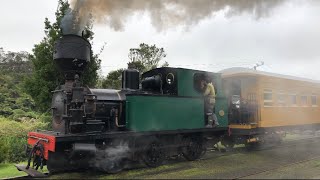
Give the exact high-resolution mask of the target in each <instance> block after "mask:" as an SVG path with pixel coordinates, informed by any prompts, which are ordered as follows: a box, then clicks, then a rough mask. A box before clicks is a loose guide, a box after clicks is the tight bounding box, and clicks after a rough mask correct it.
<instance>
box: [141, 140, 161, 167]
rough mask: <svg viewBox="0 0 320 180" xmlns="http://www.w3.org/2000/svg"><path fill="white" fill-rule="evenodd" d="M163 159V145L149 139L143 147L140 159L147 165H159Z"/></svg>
mask: <svg viewBox="0 0 320 180" xmlns="http://www.w3.org/2000/svg"><path fill="white" fill-rule="evenodd" d="M164 159H165V154H164V148H163V145H162V144H161V143H160V142H159V141H157V140H155V141H151V143H149V144H148V145H147V147H146V148H145V150H144V152H143V155H142V160H143V161H144V163H145V164H146V165H147V166H149V167H158V166H160V165H161V164H162V163H163V161H164Z"/></svg>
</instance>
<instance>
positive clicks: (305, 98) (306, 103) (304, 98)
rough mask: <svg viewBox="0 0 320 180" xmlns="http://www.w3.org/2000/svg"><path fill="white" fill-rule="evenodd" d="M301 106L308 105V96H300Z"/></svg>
mask: <svg viewBox="0 0 320 180" xmlns="http://www.w3.org/2000/svg"><path fill="white" fill-rule="evenodd" d="M301 106H308V96H301Z"/></svg>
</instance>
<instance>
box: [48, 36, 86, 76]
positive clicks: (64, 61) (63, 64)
mask: <svg viewBox="0 0 320 180" xmlns="http://www.w3.org/2000/svg"><path fill="white" fill-rule="evenodd" d="M90 53H91V44H90V43H89V42H88V41H87V40H85V39H84V38H82V37H80V36H77V35H63V36H62V37H61V38H60V39H58V40H57V41H56V42H55V44H54V52H53V59H54V61H55V62H56V64H57V65H58V67H59V69H60V70H61V71H62V73H64V74H65V78H66V79H73V78H74V75H75V74H78V75H81V74H82V72H83V71H84V70H85V68H86V65H87V64H88V62H89V61H90Z"/></svg>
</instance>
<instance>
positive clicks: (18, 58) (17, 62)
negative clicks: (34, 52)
mask: <svg viewBox="0 0 320 180" xmlns="http://www.w3.org/2000/svg"><path fill="white" fill-rule="evenodd" d="M28 57H29V54H28V52H25V51H21V52H11V51H8V52H5V51H4V49H3V48H0V72H1V73H5V74H7V75H8V74H10V75H14V76H19V75H25V74H31V73H32V65H31V62H30V61H29V59H28Z"/></svg>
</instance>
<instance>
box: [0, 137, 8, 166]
mask: <svg viewBox="0 0 320 180" xmlns="http://www.w3.org/2000/svg"><path fill="white" fill-rule="evenodd" d="M8 151H9V147H8V143H7V141H6V139H5V137H2V136H1V137H0V163H3V162H4V161H5V160H7V155H8Z"/></svg>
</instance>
